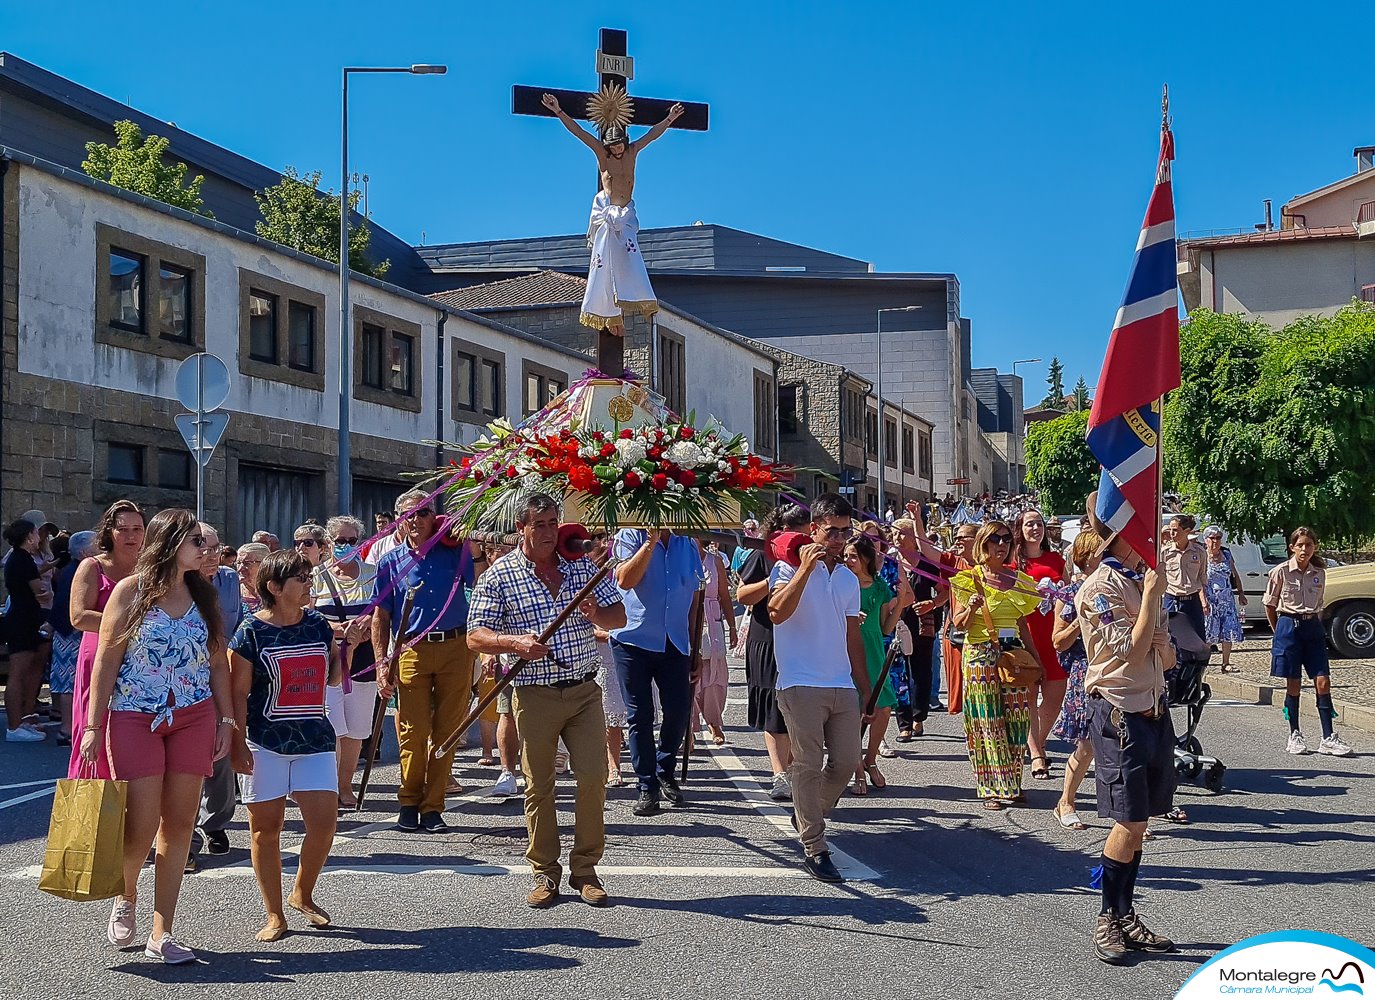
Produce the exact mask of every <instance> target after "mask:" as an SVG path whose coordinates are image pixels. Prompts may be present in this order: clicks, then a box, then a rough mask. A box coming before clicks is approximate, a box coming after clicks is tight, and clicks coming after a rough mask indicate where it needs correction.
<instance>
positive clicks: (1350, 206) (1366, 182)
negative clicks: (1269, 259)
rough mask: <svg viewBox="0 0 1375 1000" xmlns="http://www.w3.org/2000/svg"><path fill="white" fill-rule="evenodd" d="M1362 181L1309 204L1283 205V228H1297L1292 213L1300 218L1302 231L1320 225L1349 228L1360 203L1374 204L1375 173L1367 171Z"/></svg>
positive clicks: (1322, 196) (1319, 197) (1354, 219)
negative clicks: (1292, 226) (1301, 218)
mask: <svg viewBox="0 0 1375 1000" xmlns="http://www.w3.org/2000/svg"><path fill="white" fill-rule="evenodd" d="M1365 173H1366V176H1365V178H1364V179H1362V180H1359V181H1356V182H1355V183H1352V184H1348V185H1347V186H1346V187H1343V188H1341V189H1339V190H1337V191H1333V192H1331V193H1329V194H1324V195H1319V196H1318V197H1316V198H1314V199H1313V200H1311V201H1305V202H1303V203H1302V204H1299V205H1295V204H1293V203H1292V202H1291V203H1290V204H1288V205H1285V206H1284V209H1283V219H1282V224H1283V227H1284V228H1285V229H1288V228H1290V226H1291V224H1292V225H1297V224H1298V222H1299V220H1298V219H1295V218H1294V217H1293V216H1294V215H1295V214H1297V215H1301V216H1302V217H1303V220H1302V221H1303V226H1304V228H1305V229H1318V228H1320V227H1322V226H1351V225H1355V223H1356V213H1357V212H1359V211H1360V208H1361V206H1362V205H1363V204H1365V203H1366V202H1368V201H1375V170H1367V171H1366V172H1365Z"/></svg>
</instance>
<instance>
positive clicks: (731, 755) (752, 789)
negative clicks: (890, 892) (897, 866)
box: [709, 747, 881, 882]
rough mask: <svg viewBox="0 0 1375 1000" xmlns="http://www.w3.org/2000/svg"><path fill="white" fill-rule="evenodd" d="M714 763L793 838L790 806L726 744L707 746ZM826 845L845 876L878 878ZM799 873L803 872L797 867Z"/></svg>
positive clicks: (873, 873) (878, 879)
mask: <svg viewBox="0 0 1375 1000" xmlns="http://www.w3.org/2000/svg"><path fill="white" fill-rule="evenodd" d="M709 753H710V754H711V756H712V758H713V759H714V761H715V763H716V766H717V767H719V768H720V769H721V770H722V771H724V772H725V774H726V777H727V778H729V779H730V782H731V784H733V785H734V786H735V787H736V789H737V790H738V791H739V792H740V794H741V795H742V796H744V798H745V801H747V802H749V803H750V805H752V806H754V808H755V809H757V810H758V811H759V812H760V813H761V814H762V815H763V817H764V818H765V819H767V820H768V821H769V822H770V823H772V824H773V825H774V826H775V827H776V828H777V829H778V830H779V832H781V833H783V834H784V835H785V836H786V838H787V839H788V840H796V839H797V832H796V831H795V830H793V827H792V823H791V822H789V820H788V816H789V814H790V813H791V811H792V810H790V809H786V808H784V807H783V806H781V805H779V804H778V803H777V802H775V801H774V800H773V799H771V798H769V794H768V792H766V791H764V788H763V786H761V785H760V784H759V777H758V775H756V774H755V773H754V772H753V771H751V770H750V769H749V768H747V767H746V766H745V765H744V763H743V762H742V761H741V760H740V758H739V757H737V756H736V754H735V751H734V750H731V749H730V748H729V747H711V748H710V750H709ZM827 846H828V847H830V851H831V861H833V862H834V863H835V866H836V867H837V868H839V869H840V871H841V873H842V874H843V875H844V876H845V877H846V878H848V879H851V880H859V881H864V882H878V881H880V880H881V876H880V875H879V873H878V872H876V871H874V869H872V868H870V867H869V866H868V865H866V864H864V862H862V861H860V860H858V859H856V858H853V857H851V856H850V855H848V854H846V853H845V852H844V851H842V850H838V849H837V848H836V847H834V846H832V845H831V844H830V842H829V840H828V842H827ZM798 872H799V873H800V874H803V875H805V874H806V872H805V871H803V870H802V869H800V868H799V869H798Z"/></svg>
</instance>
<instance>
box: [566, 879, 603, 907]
mask: <svg viewBox="0 0 1375 1000" xmlns="http://www.w3.org/2000/svg"><path fill="white" fill-rule="evenodd" d="M568 887H569V888H570V889H577V890H578V895H580V896H581V897H582V901H583V902H584V903H586V904H587V905H588V906H605V905H606V904H607V895H606V890H605V889H603V888H602V880H601V879H599V878H597V876H595V875H593V876H591V877H590V878H582V879H579V878H570V879H569V880H568Z"/></svg>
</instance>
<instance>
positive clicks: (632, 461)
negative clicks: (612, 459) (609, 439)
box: [616, 438, 648, 469]
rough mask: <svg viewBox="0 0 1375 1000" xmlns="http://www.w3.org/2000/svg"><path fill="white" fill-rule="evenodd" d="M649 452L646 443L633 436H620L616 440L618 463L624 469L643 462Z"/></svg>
mask: <svg viewBox="0 0 1375 1000" xmlns="http://www.w3.org/2000/svg"><path fill="white" fill-rule="evenodd" d="M647 454H648V451H647V450H646V449H645V446H644V444H643V443H642V442H640V441H636V440H634V439H633V438H620V439H618V440H617V441H616V464H617V465H619V466H620V467H621V468H622V469H628V468H630V467H631V466H632V465H636V464H638V463H640V462H643V461H644V460H645V456H646V455H647Z"/></svg>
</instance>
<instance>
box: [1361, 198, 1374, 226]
mask: <svg viewBox="0 0 1375 1000" xmlns="http://www.w3.org/2000/svg"><path fill="white" fill-rule="evenodd" d="M1367 222H1375V201H1368V202H1366V203H1365V204H1364V205H1362V206H1361V207H1360V208H1359V209H1357V210H1356V225H1358V226H1360V225H1364V224H1365V223H1367Z"/></svg>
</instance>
